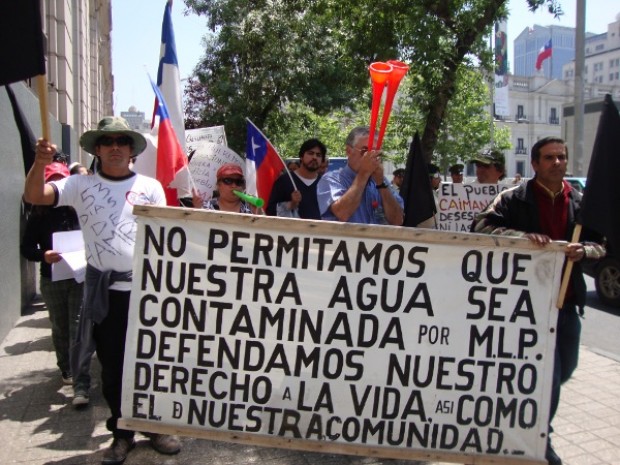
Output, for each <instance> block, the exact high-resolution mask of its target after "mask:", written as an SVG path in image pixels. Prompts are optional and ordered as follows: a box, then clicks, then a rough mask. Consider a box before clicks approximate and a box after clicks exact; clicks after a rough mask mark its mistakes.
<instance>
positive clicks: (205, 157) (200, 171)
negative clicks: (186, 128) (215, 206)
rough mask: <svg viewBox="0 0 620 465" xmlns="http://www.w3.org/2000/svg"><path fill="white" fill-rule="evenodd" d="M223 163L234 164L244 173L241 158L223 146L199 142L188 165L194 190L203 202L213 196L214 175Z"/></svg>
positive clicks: (214, 186) (243, 163) (243, 164)
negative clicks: (194, 186)
mask: <svg viewBox="0 0 620 465" xmlns="http://www.w3.org/2000/svg"><path fill="white" fill-rule="evenodd" d="M224 163H235V164H237V165H239V166H240V167H241V169H242V170H244V171H245V162H244V160H243V158H241V157H240V156H239V155H237V154H236V153H235V152H234V151H233V150H231V149H229V148H228V147H226V146H224V145H219V144H214V143H211V142H201V143H200V144H199V145H197V146H196V151H195V152H194V155H193V156H192V159H191V161H190V163H189V172H190V173H191V175H192V178H193V180H194V184H195V185H196V190H198V193H199V194H200V195H201V196H202V198H203V199H204V200H209V199H210V198H211V197H212V196H213V191H214V190H215V188H216V181H217V178H216V176H215V174H216V173H217V170H218V168H219V167H220V166H222V165H223V164H224Z"/></svg>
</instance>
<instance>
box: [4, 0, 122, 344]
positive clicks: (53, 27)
mask: <svg viewBox="0 0 620 465" xmlns="http://www.w3.org/2000/svg"><path fill="white" fill-rule="evenodd" d="M41 6H42V11H41V15H42V23H43V31H44V35H45V43H46V47H47V50H46V56H45V58H46V70H47V73H46V76H45V80H46V82H47V92H48V98H47V108H48V113H49V114H48V116H49V125H50V133H51V140H52V141H53V142H54V143H55V144H57V145H58V147H59V149H60V150H61V151H62V152H64V153H66V154H69V155H70V156H71V160H72V161H81V162H83V163H87V164H88V163H90V159H89V158H87V157H86V154H83V153H81V151H80V150H79V144H78V138H79V135H80V134H81V133H82V132H83V131H85V130H87V129H91V128H92V127H94V126H95V125H96V124H97V122H98V121H99V119H100V118H101V117H102V116H104V115H106V114H112V112H113V107H112V101H113V100H112V93H113V89H114V83H113V75H112V58H111V44H110V31H111V29H112V24H111V21H112V15H111V8H112V6H111V0H60V1H51V0H44V1H42V2H41ZM10 87H11V89H12V90H13V92H14V94H15V96H16V100H17V103H18V105H19V107H20V108H21V110H22V112H23V113H24V115H25V117H26V120H27V124H28V125H29V126H30V128H31V129H32V132H33V134H34V135H35V137H39V136H40V135H41V133H42V131H41V117H40V111H39V95H38V94H37V90H36V85H35V79H32V80H28V81H24V82H16V83H13V84H11V85H10ZM19 136H20V135H19V132H18V129H17V126H16V122H15V118H14V116H13V112H12V106H11V103H10V101H9V98H8V94H7V90H6V89H5V87H0V140H1V141H2V144H0V171H1V172H2V173H3V174H4V182H3V187H2V202H1V203H0V217H1V218H2V221H0V237H2V239H3V240H2V241H0V257H1V258H0V298H1V300H2V311H0V339H3V338H4V337H5V335H6V334H7V332H8V331H9V330H10V329H11V328H12V326H13V324H14V323H15V321H16V320H17V319H18V317H19V316H20V315H21V311H22V309H23V308H24V307H25V306H26V305H28V304H29V302H30V300H31V299H32V298H33V296H34V293H35V290H36V276H37V273H38V271H37V270H38V266H35V265H34V264H33V263H30V262H27V261H25V260H24V259H22V258H21V256H20V253H19V244H20V240H21V234H22V228H23V225H24V215H23V206H22V201H21V199H22V192H23V188H24V178H25V173H24V163H23V159H22V147H21V143H20V138H19Z"/></svg>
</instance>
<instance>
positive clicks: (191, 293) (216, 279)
mask: <svg viewBox="0 0 620 465" xmlns="http://www.w3.org/2000/svg"><path fill="white" fill-rule="evenodd" d="M134 212H135V213H136V214H137V215H138V219H139V225H138V237H137V241H136V249H135V257H134V279H133V287H132V296H131V303H130V315H129V327H128V331H127V344H126V348H127V349H126V353H125V365H124V383H123V395H122V416H123V418H122V419H121V423H120V424H121V425H122V427H123V428H128V429H134V430H137V431H152V432H168V433H176V434H181V435H187V436H195V437H205V438H211V439H217V440H226V441H236V442H244V443H251V444H255V445H264V446H270V447H284V448H294V449H301V450H312V451H322V452H332V453H333V452H336V453H346V454H356V455H365V456H382V457H390V458H400V459H426V460H442V461H453V462H457V463H464V462H466V463H476V464H483V463H495V464H497V463H502V464H508V463H510V464H513V463H514V464H516V463H543V458H544V453H545V448H546V443H547V438H546V434H547V426H548V413H549V402H550V390H551V377H552V368H553V358H554V357H553V354H554V337H553V335H554V331H553V327H554V324H555V321H556V318H557V309H555V308H554V305H553V304H554V302H555V298H556V296H557V292H558V287H559V277H560V270H561V267H562V263H563V248H562V245H561V244H560V243H553V244H550V245H549V247H546V248H544V249H542V250H541V249H540V248H536V247H535V246H533V245H532V244H530V242H529V241H527V240H525V239H518V238H505V237H501V236H494V237H492V236H484V235H473V234H458V233H445V232H440V231H428V230H420V229H415V228H401V227H390V226H367V225H357V224H346V223H335V222H321V221H306V220H293V219H282V218H270V217H261V216H254V215H238V214H229V213H224V212H212V211H205V210H188V209H176V208H162V207H135V208H134Z"/></svg>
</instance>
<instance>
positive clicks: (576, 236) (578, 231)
mask: <svg viewBox="0 0 620 465" xmlns="http://www.w3.org/2000/svg"><path fill="white" fill-rule="evenodd" d="M579 236H581V225H580V224H579V223H577V224H576V225H575V229H574V230H573V237H572V238H571V243H574V242H578V241H579ZM573 263H574V262H573V261H572V260H569V261H568V262H567V263H566V268H564V274H563V275H562V284H561V285H560V294H559V295H558V302H557V304H556V307H558V308H559V309H560V310H561V309H562V307H563V306H564V299H565V298H566V291H567V290H568V283H569V282H570V275H571V273H572V271H573Z"/></svg>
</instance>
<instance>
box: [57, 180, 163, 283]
mask: <svg viewBox="0 0 620 465" xmlns="http://www.w3.org/2000/svg"><path fill="white" fill-rule="evenodd" d="M54 184H55V185H56V187H57V190H58V203H57V205H56V206H63V205H68V206H72V207H73V208H74V209H75V211H76V212H77V215H78V218H79V220H80V226H81V228H82V234H83V235H84V245H85V249H86V250H85V252H86V261H87V262H88V264H89V265H91V266H93V267H95V268H97V269H98V270H101V271H107V270H113V271H120V272H125V271H131V269H132V264H133V253H134V246H135V243H136V231H137V224H136V216H135V215H134V214H133V206H134V205H158V206H165V205H166V197H165V194H164V190H163V188H162V186H161V184H160V182H159V181H157V180H156V179H153V178H149V177H147V176H142V175H140V174H132V175H131V176H129V177H127V178H124V179H120V180H118V179H109V178H106V177H103V176H101V175H100V174H95V175H92V176H85V175H75V176H69V177H68V178H64V179H61V180H60V181H56V182H54ZM110 289H115V290H127V291H128V290H131V283H129V282H117V283H115V284H113V285H111V286H110Z"/></svg>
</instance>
